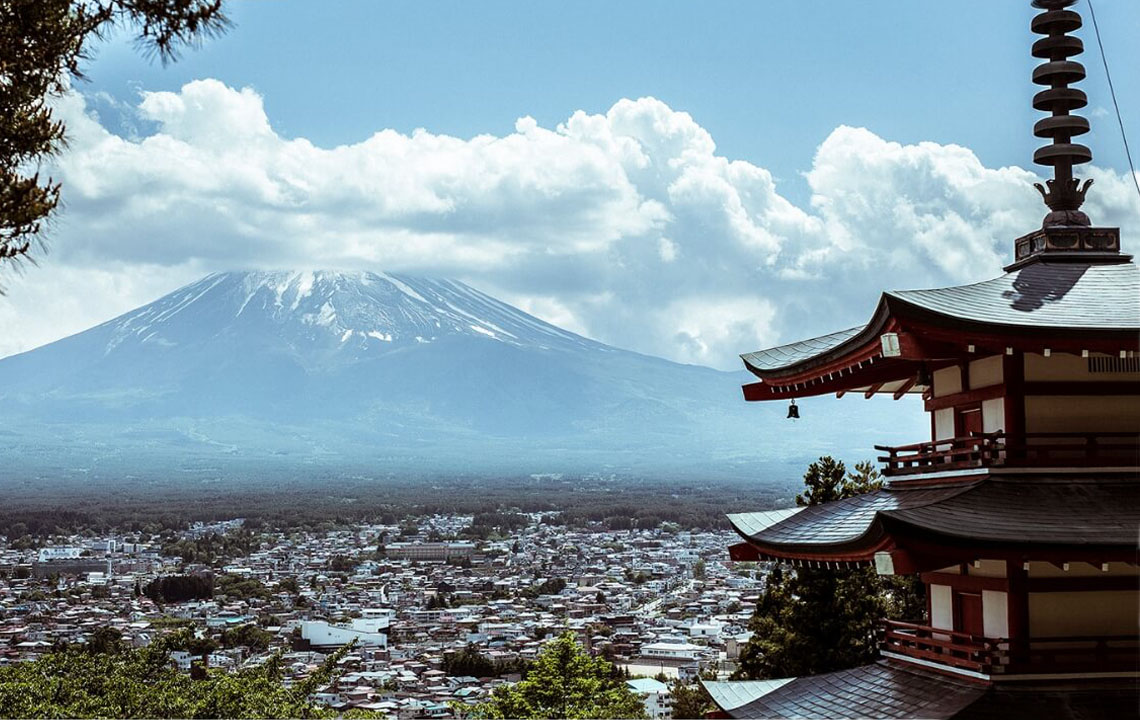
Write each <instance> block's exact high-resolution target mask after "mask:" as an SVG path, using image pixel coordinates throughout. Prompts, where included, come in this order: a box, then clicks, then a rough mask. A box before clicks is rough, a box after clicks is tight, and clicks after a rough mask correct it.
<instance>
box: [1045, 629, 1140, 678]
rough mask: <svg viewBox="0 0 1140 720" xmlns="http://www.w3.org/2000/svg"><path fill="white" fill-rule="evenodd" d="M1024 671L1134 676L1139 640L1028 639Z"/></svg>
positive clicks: (1138, 664) (1139, 660) (1138, 666)
mask: <svg viewBox="0 0 1140 720" xmlns="http://www.w3.org/2000/svg"><path fill="white" fill-rule="evenodd" d="M1026 655H1027V662H1026V668H1042V669H1047V670H1048V671H1049V672H1089V671H1090V670H1095V671H1097V672H1129V671H1131V672H1137V671H1138V670H1140V638H1138V637H1137V636H1135V635H1116V636H1091V635H1090V636H1083V637H1047V638H1031V639H1030V640H1029V648H1028V650H1027V651H1026Z"/></svg>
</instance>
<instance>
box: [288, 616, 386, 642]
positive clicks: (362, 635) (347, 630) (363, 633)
mask: <svg viewBox="0 0 1140 720" xmlns="http://www.w3.org/2000/svg"><path fill="white" fill-rule="evenodd" d="M361 620H363V618H358V619H357V620H355V621H353V625H351V626H344V625H332V624H330V623H328V622H326V621H324V620H305V621H303V622H302V623H301V638H302V639H303V640H307V641H308V642H309V644H310V645H312V646H313V647H315V648H326V647H340V646H342V645H346V644H348V643H350V642H352V641H353V640H355V641H356V643H357V645H358V646H360V647H381V648H385V647H388V636H387V635H386V634H385V633H382V632H376V631H369V630H361V629H358V627H356V623H358V622H361ZM377 623H378V621H376V620H371V621H366V622H364V623H363V624H362V627H366V628H378V624H377ZM383 627H384V629H387V627H388V625H387V623H386V622H385V623H384V625H383Z"/></svg>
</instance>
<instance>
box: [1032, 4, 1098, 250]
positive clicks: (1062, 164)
mask: <svg viewBox="0 0 1140 720" xmlns="http://www.w3.org/2000/svg"><path fill="white" fill-rule="evenodd" d="M1076 2H1077V0H1033V7H1035V8H1040V9H1043V10H1045V12H1043V13H1041V14H1039V15H1037V16H1036V17H1034V18H1033V23H1032V25H1031V26H1030V27H1031V28H1032V30H1033V32H1035V33H1037V34H1039V35H1045V37H1043V38H1041V39H1040V40H1038V41H1037V42H1035V43H1033V57H1037V58H1043V59H1044V60H1046V62H1044V63H1042V64H1040V65H1038V66H1037V67H1036V68H1034V70H1033V82H1035V83H1037V84H1038V85H1048V86H1049V88H1048V89H1047V90H1042V91H1041V92H1039V93H1037V94H1036V95H1035V96H1034V97H1033V107H1034V109H1036V110H1045V111H1049V112H1051V113H1052V116H1051V117H1047V118H1042V119H1041V120H1038V121H1037V123H1036V124H1035V125H1034V126H1033V134H1034V135H1036V136H1037V137H1042V138H1052V139H1053V142H1052V144H1049V145H1046V146H1044V147H1041V148H1038V149H1037V152H1035V153H1033V162H1035V163H1037V164H1039V165H1051V166H1052V167H1053V179H1052V180H1048V181H1046V182H1047V184H1048V185H1049V189H1048V190H1046V189H1045V188H1044V187H1042V186H1041V184H1040V183H1036V184H1035V186H1036V187H1037V190H1038V191H1039V192H1040V193H1041V196H1042V197H1043V198H1045V204H1046V205H1048V206H1049V210H1050V211H1051V212H1050V213H1049V214H1048V215H1046V216H1045V220H1044V221H1043V222H1042V226H1043V227H1048V226H1055V225H1066V226H1072V225H1083V226H1088V225H1090V224H1091V223H1090V222H1089V218H1088V215H1085V214H1084V213H1083V212H1081V211H1080V207H1081V203H1083V202H1084V199H1085V192H1086V191H1087V190H1088V188H1089V185H1091V184H1092V180H1086V181H1085V183H1084V185H1083V186H1080V187H1078V186H1079V185H1080V181H1079V180H1078V179H1077V178H1074V177H1073V165H1075V164H1079V163H1086V162H1088V161H1090V160H1092V151H1091V150H1089V149H1088V147H1086V146H1084V145H1081V144H1079V143H1074V142H1073V141H1072V139H1073V137H1074V136H1075V135H1083V134H1084V133H1087V132H1088V131H1089V121H1088V120H1086V119H1085V118H1083V117H1081V116H1080V115H1071V114H1070V112H1069V111H1070V110H1076V109H1079V108H1083V107H1084V106H1086V105H1088V96H1086V95H1085V93H1084V91H1082V90H1078V89H1076V88H1072V87H1069V85H1070V84H1072V83H1076V82H1079V81H1081V80H1083V79H1084V78H1085V67H1084V65H1081V64H1080V63H1079V62H1076V61H1074V60H1070V59H1069V58H1071V57H1073V56H1075V55H1080V54H1081V53H1082V52H1084V49H1085V46H1084V43H1082V42H1081V39H1080V38H1078V37H1074V36H1072V35H1069V34H1068V33H1070V32H1072V31H1074V30H1076V29H1078V28H1079V27H1081V16H1080V15H1079V14H1077V13H1076V12H1073V11H1072V10H1066V9H1065V8H1067V7H1069V6H1071V5H1073V4H1075V3H1076Z"/></svg>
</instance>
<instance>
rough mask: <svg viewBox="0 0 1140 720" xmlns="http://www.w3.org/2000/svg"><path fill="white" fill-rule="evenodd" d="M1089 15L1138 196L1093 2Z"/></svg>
mask: <svg viewBox="0 0 1140 720" xmlns="http://www.w3.org/2000/svg"><path fill="white" fill-rule="evenodd" d="M1088 4H1089V15H1090V16H1091V17H1092V21H1093V31H1094V32H1095V33H1096V44H1097V47H1099V48H1100V61H1101V62H1102V63H1104V76H1105V77H1106V78H1108V93H1109V94H1110V95H1111V96H1112V107H1113V108H1114V109H1115V110H1116V122H1117V124H1119V125H1120V138H1121V139H1122V140H1123V141H1124V156H1125V157H1127V158H1128V170H1129V171H1130V172H1131V175H1132V184H1133V185H1135V186H1136V194H1137V195H1140V180H1138V179H1137V178H1136V166H1135V165H1133V164H1132V151H1131V150H1130V149H1129V148H1128V135H1127V134H1126V133H1125V132H1124V120H1123V119H1122V118H1121V117H1120V103H1118V102H1116V88H1114V87H1113V86H1112V73H1110V72H1109V71H1108V57H1107V56H1106V55H1105V54H1104V43H1103V42H1101V39H1100V27H1099V26H1098V25H1097V24H1096V10H1094V9H1093V3H1092V0H1088Z"/></svg>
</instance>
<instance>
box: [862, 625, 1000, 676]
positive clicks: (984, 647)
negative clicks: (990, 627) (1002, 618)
mask: <svg viewBox="0 0 1140 720" xmlns="http://www.w3.org/2000/svg"><path fill="white" fill-rule="evenodd" d="M882 632H883V640H882V644H881V645H880V648H881V649H882V650H883V651H884V652H891V653H895V654H898V655H905V656H907V657H912V658H918V659H921V660H928V661H930V662H935V663H939V664H940V665H950V666H952V667H957V668H962V669H964V670H973V671H974V672H980V673H986V674H992V673H994V672H1000V671H1001V670H1000V668H1001V665H1002V663H1003V662H1004V659H1005V658H1006V656H1007V654H1006V650H1008V648H1009V641H1008V640H1006V639H1004V638H987V637H979V636H977V635H969V634H967V633H960V632H955V631H954V630H940V629H938V628H932V627H930V626H928V625H916V624H915V623H908V622H900V621H898V620H884V621H883V631H882Z"/></svg>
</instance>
